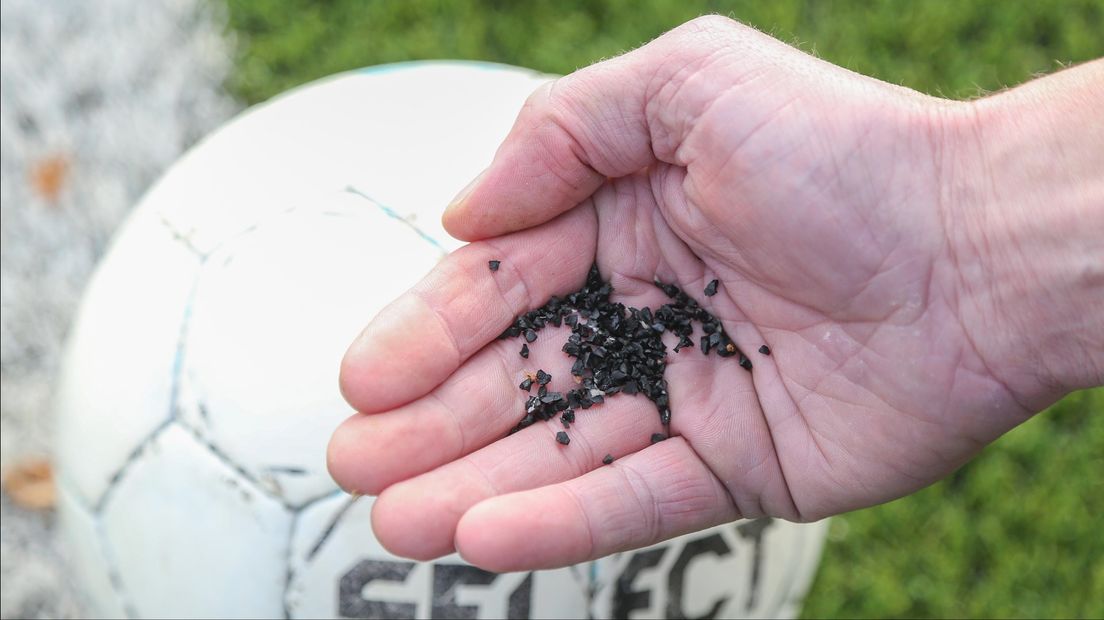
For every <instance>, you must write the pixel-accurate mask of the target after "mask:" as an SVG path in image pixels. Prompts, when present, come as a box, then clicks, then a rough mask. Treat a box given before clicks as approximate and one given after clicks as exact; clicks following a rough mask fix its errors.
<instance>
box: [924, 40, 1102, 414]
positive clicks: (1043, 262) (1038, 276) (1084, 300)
mask: <svg viewBox="0 0 1104 620" xmlns="http://www.w3.org/2000/svg"><path fill="white" fill-rule="evenodd" d="M961 110H962V111H963V112H964V114H963V117H962V118H961V122H958V123H953V126H954V128H953V130H952V131H950V132H949V135H951V136H952V137H951V140H953V142H954V144H955V147H954V148H955V154H954V156H953V157H951V158H948V159H949V160H950V161H953V163H954V164H955V170H954V171H953V172H948V174H947V175H946V183H947V189H946V191H945V194H944V196H945V202H946V203H947V204H946V205H945V206H944V210H945V222H947V223H948V225H947V228H948V231H947V232H948V239H949V244H948V248H949V252H950V254H951V258H952V260H953V261H954V262H955V263H956V268H957V271H958V274H959V295H958V298H959V299H958V306H959V307H958V311H959V316H960V317H961V320H962V322H963V326H964V327H965V329H966V331H967V333H968V334H970V337H971V339H972V340H973V343H972V344H973V346H974V347H975V349H977V352H978V354H979V355H980V356H981V358H982V359H983V360H985V363H986V366H987V367H988V369H989V370H990V371H991V372H992V373H993V375H994V376H995V377H996V378H997V379H998V380H1000V381H1001V382H1003V383H1004V384H1005V385H1006V386H1008V387H1009V389H1010V390H1011V391H1012V392H1013V393H1014V395H1015V396H1016V397H1017V399H1018V400H1020V401H1021V403H1022V404H1024V405H1025V406H1026V407H1027V408H1029V409H1034V410H1037V409H1040V408H1042V407H1044V406H1046V405H1047V404H1049V403H1050V402H1053V401H1054V400H1055V399H1057V398H1060V397H1061V396H1062V395H1063V394H1065V393H1067V392H1069V391H1071V390H1074V389H1079V388H1084V387H1090V386H1094V385H1100V384H1102V383H1104V123H1102V122H1101V120H1100V114H1101V112H1100V111H1101V110H1104V61H1101V60H1098V61H1095V62H1093V63H1088V64H1086V65H1082V66H1079V67H1076V68H1073V69H1069V70H1066V71H1062V72H1060V73H1058V74H1055V75H1051V76H1048V77H1045V78H1042V79H1038V80H1035V81H1033V82H1030V83H1028V84H1025V85H1023V86H1021V87H1019V88H1016V89H1012V90H1010V91H1006V92H1004V93H1001V94H999V95H995V96H992V97H988V98H985V99H981V100H978V101H975V102H972V103H970V104H967V105H966V106H963V107H962V108H961Z"/></svg>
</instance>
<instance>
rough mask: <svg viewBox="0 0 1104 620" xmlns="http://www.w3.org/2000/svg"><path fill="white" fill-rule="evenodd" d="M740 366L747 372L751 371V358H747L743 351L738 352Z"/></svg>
mask: <svg viewBox="0 0 1104 620" xmlns="http://www.w3.org/2000/svg"><path fill="white" fill-rule="evenodd" d="M740 368H743V369H744V370H746V371H748V372H751V360H749V359H748V358H747V356H746V355H744V354H743V353H741V354H740Z"/></svg>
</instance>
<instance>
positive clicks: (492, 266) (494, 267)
mask: <svg viewBox="0 0 1104 620" xmlns="http://www.w3.org/2000/svg"><path fill="white" fill-rule="evenodd" d="M501 264H502V261H500V260H489V261H487V267H490V269H491V271H498V266H499V265H501Z"/></svg>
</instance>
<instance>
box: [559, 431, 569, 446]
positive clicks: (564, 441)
mask: <svg viewBox="0 0 1104 620" xmlns="http://www.w3.org/2000/svg"><path fill="white" fill-rule="evenodd" d="M556 441H557V442H559V443H561V444H563V445H565V446H566V445H567V444H569V443H571V438H570V437H568V436H567V433H565V432H563V431H560V432H558V433H556Z"/></svg>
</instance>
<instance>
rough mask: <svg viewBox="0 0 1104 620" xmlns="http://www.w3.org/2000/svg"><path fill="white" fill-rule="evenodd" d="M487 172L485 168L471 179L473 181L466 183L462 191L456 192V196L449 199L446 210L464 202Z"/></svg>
mask: <svg viewBox="0 0 1104 620" xmlns="http://www.w3.org/2000/svg"><path fill="white" fill-rule="evenodd" d="M485 174H487V170H486V169H484V170H483V172H480V173H479V174H477V175H476V176H475V178H474V179H472V180H471V183H468V184H467V185H465V186H464V189H462V190H460V192H459V193H457V194H456V197H455V198H453V199H452V200H451V201H449V204H448V207H446V208H445V210H446V211H448V210H449V209H454V208H456V207H459V206H460V205H461V204H463V202H464V201H465V200H467V198H468V195H469V194H471V193H472V190H474V189H475V187H476V186H477V185H479V181H480V180H481V179H482V178H483V175H485Z"/></svg>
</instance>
